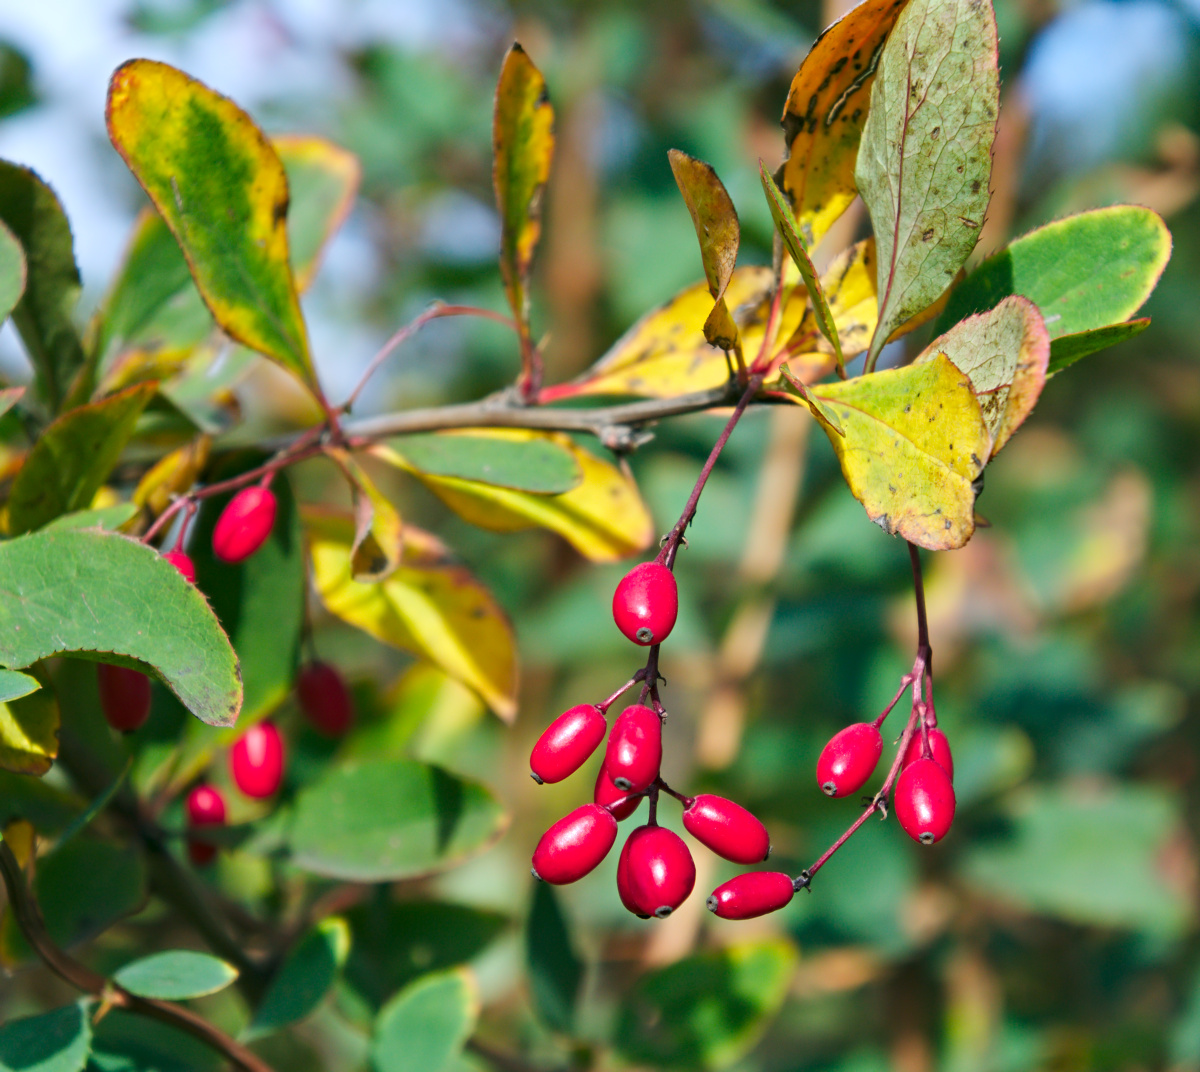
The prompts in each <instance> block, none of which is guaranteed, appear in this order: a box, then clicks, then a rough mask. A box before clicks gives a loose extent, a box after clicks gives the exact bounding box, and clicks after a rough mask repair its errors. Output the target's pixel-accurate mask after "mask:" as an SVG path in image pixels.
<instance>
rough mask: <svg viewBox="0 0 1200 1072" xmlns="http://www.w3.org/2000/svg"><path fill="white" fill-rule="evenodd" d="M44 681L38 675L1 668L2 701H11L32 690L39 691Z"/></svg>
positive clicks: (0, 698)
mask: <svg viewBox="0 0 1200 1072" xmlns="http://www.w3.org/2000/svg"><path fill="white" fill-rule="evenodd" d="M41 687H42V683H41V682H40V681H38V679H37V678H36V677H30V676H29V675H28V674H22V673H21V672H20V671H18V670H0V703H5V704H7V703H11V702H12V701H13V700H19V699H20V698H21V697H22V696H28V695H29V694H30V693H31V692H37V690H38V689H40V688H41Z"/></svg>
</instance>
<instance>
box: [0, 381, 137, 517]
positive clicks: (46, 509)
mask: <svg viewBox="0 0 1200 1072" xmlns="http://www.w3.org/2000/svg"><path fill="white" fill-rule="evenodd" d="M154 390H155V385H154V384H152V383H146V384H140V385H138V386H137V387H131V388H129V390H127V391H122V392H120V393H119V394H115V395H113V396H111V397H110V398H106V399H104V400H103V401H100V402H93V403H91V404H90V405H86V406H80V407H78V408H77V409H72V410H68V411H67V412H66V413H64V414H63V415H62V416H61V417H59V418H58V419H57V420H55V421H54V422H53V423H52V424H51V425H50V426H49V427H48V428H47V429H46V430H45V432H43V433H42V435H41V437H40V438H39V439H38V441H37V443H35V444H34V447H33V450H31V451H30V452H29V457H28V458H26V459H25V464H24V465H23V466H22V467H21V471H20V472H19V473H18V474H17V479H16V480H14V481H13V488H12V495H11V497H10V498H9V501H8V527H9V531H10V532H12V533H14V534H18V535H19V534H20V533H23V532H31V531H32V530H33V529H37V528H41V527H42V526H43V525H44V524H46V522H48V521H52V520H54V518H56V517H59V516H60V515H62V514H66V513H70V512H71V511H74V510H82V509H84V508H86V507H88V506H90V505H91V502H92V500H93V499H94V498H95V497H96V492H97V491H99V490H100V485H101V484H103V483H104V481H105V480H107V479H108V476H109V474H110V473H111V472H112V471H113V469H114V467H115V466H116V464H117V462H118V460H119V459H120V457H121V452H122V451H123V450H124V449H125V445H126V444H127V443H128V442H129V440H130V438H131V437H132V435H133V430H134V426H135V425H136V424H137V419H138V417H140V416H141V413H142V410H144V409H145V408H146V403H147V402H149V401H150V399H151V397H153V395H154Z"/></svg>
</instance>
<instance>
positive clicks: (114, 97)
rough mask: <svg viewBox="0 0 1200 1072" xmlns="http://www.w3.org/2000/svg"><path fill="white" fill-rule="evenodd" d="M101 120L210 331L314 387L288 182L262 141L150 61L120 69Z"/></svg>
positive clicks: (224, 105)
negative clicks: (162, 229) (172, 244)
mask: <svg viewBox="0 0 1200 1072" xmlns="http://www.w3.org/2000/svg"><path fill="white" fill-rule="evenodd" d="M107 116H108V132H109V137H110V138H111V139H112V143H113V145H114V146H115V147H116V149H117V151H118V152H119V153H120V154H121V156H122V157H123V158H124V160H125V163H126V164H128V165H129V169H130V170H131V171H132V172H133V173H134V176H135V177H136V178H137V180H138V182H140V183H141V184H142V187H143V188H144V189H145V191H146V193H147V194H149V195H150V200H151V201H153V202H154V206H155V208H157V209H158V211H159V213H160V214H161V215H162V217H163V219H164V220H165V221H166V223H167V226H168V227H170V228H171V232H172V233H173V234H174V235H175V238H176V240H177V241H178V242H179V245H180V248H181V249H182V250H183V253H184V256H185V257H186V258H187V261H188V265H189V267H190V268H191V271H192V277H193V279H194V280H195V282H196V286H197V288H198V289H199V291H200V293H201V295H202V296H203V297H204V301H205V303H206V304H207V305H208V307H209V310H210V311H211V312H212V315H213V317H214V318H215V319H216V321H217V323H218V324H220V326H221V327H222V329H223V330H224V331H225V332H226V333H227V334H228V335H230V336H231V337H232V338H234V339H236V340H237V341H239V342H241V343H244V344H245V345H246V346H249V347H250V348H251V349H253V350H257V351H258V352H259V353H262V354H265V355H266V356H267V357H269V358H271V359H272V360H274V361H277V362H279V363H280V364H281V365H283V366H284V367H285V368H287V369H288V370H289V371H291V372H292V373H294V374H295V375H296V376H298V377H300V379H302V380H303V381H304V382H305V383H306V384H308V385H309V386H310V387H315V384H316V379H315V373H314V371H313V367H312V358H311V356H310V354H309V346H308V333H307V329H306V328H305V325H304V318H303V315H302V314H301V312H300V302H299V299H298V297H297V292H296V282H295V279H294V278H293V276H292V270H291V267H290V260H289V253H288V233H287V209H288V185H287V176H286V174H285V172H284V168H283V164H282V162H281V161H280V159H279V154H278V153H276V152H275V150H274V149H273V148H272V147H271V144H270V142H268V141H267V139H266V137H265V135H264V134H263V133H262V131H260V130H259V129H258V127H257V126H255V124H254V121H253V120H252V119H251V118H250V117H249V116H248V115H247V114H246V113H245V112H244V111H242V109H241V108H239V107H238V106H237V105H236V104H234V103H233V101H231V100H229V99H228V98H226V97H223V96H221V95H220V94H219V93H216V92H214V91H213V90H211V89H209V88H208V87H207V86H205V85H204V84H203V83H201V82H198V81H196V80H195V79H193V78H190V77H188V76H187V75H186V74H184V73H183V72H181V71H177V70H176V69H175V68H173V67H170V66H168V65H167V64H165V63H157V62H155V61H152V60H130V61H129V62H128V63H125V64H123V65H122V66H120V67H118V68H117V70H116V72H115V73H114V74H113V77H112V81H111V82H110V84H109V91H108V110H107Z"/></svg>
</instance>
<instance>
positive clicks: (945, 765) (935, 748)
mask: <svg viewBox="0 0 1200 1072" xmlns="http://www.w3.org/2000/svg"><path fill="white" fill-rule="evenodd" d="M929 751H930V753H931V754H932V756H933V759H934V760H935V761H936V762H937V763H938V764H939V765H940V766H941V768H942V770H944V771H945V772H946V773H947V774H948V775H950V781H954V756H952V755H951V754H950V742H949V741H948V740H946V735H945V734H944V733H943V732H942V731H941V730H938V729H933V730H930V731H929ZM923 752H924V745H923V744H922V742H921V731H920V730H917V732H916V733H914V734H913V738H912V740H911V741H909V742H908V747H907V748H906V749H905V750H904V760H903V762H902V763H901V764H900V769H901V770H904V769H905V768H906V767H910V766H912V764H914V763H915V762H916V761H917V760H918V759H921V758H923V757H922V753H923Z"/></svg>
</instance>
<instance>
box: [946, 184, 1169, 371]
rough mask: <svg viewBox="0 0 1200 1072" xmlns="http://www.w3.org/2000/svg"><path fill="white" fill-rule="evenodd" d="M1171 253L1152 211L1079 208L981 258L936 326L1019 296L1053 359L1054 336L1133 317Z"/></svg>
mask: <svg viewBox="0 0 1200 1072" xmlns="http://www.w3.org/2000/svg"><path fill="white" fill-rule="evenodd" d="M1170 258H1171V233H1170V232H1169V231H1168V230H1167V225H1166V224H1165V223H1163V221H1162V218H1161V217H1160V216H1159V215H1158V214H1157V213H1155V212H1151V211H1150V209H1148V208H1142V207H1140V206H1138V205H1113V206H1110V207H1108V208H1098V209H1093V210H1092V211H1091V212H1081V213H1079V215H1077V216H1068V217H1066V219H1062V220H1055V221H1054V222H1053V223H1048V224H1046V226H1045V227H1039V228H1038V229H1037V230H1036V231H1031V232H1030V233H1029V234H1027V235H1024V236H1022V237H1021V238H1018V239H1016V240H1015V241H1013V242H1011V243H1009V245H1008V246H1007V247H1006V248H1005V249H1002V250H1001V251H1000V252H999V253H997V254H995V256H992V257H989V258H988V259H987V260H986V261H984V262H983V263H982V264H981V265H980V266H979V267H978V268H976V269H975V271H974V272H972V273H971V274H970V275H969V276H967V278H966V279H965V280H964V281H963V282H962V283H961V284H960V285H959V286H958V287H956V288H955V289H954V292H953V293H952V294H951V295H950V302H949V304H948V305H947V306H946V309H945V311H944V312H943V313H942V315H941V317H940V318H939V319H938V325H937V328H936V329H935V330H936V331H938V332H939V333H941V332H943V331H945V330H947V329H948V328H949V327H950V326H951V325H952V324H956V323H957V322H958V321H959V320H961V319H963V317H966V316H970V315H971V314H972V313H979V312H982V311H983V310H985V309H990V308H991V307H992V306H994V305H996V304H997V303H998V302H1000V301H1001V300H1002V299H1003V298H1006V297H1007V296H1008V295H1009V294H1022V295H1024V296H1025V297H1026V298H1028V299H1029V300H1030V301H1031V302H1033V303H1034V304H1035V305H1036V306H1037V307H1038V309H1040V310H1041V313H1042V317H1043V318H1044V319H1045V321H1046V330H1047V331H1048V332H1049V333H1050V339H1051V346H1052V348H1051V362H1052V363H1053V362H1054V361H1055V360H1056V358H1057V354H1058V353H1059V352H1060V351H1059V350H1058V349H1057V348H1055V347H1053V342H1054V341H1055V340H1057V339H1059V338H1061V337H1063V336H1067V335H1078V334H1080V333H1082V332H1087V331H1093V330H1095V329H1097V328H1102V327H1106V326H1108V325H1116V324H1118V322H1120V321H1123V320H1127V319H1128V318H1129V317H1131V316H1133V314H1134V313H1136V312H1137V311H1138V309H1140V308H1141V307H1142V305H1143V303H1144V302H1145V301H1146V299H1147V298H1148V297H1149V296H1150V293H1151V291H1153V290H1154V287H1155V285H1156V284H1157V283H1158V278H1159V276H1161V275H1162V271H1163V269H1164V268H1165V267H1166V265H1167V261H1168V260H1170ZM1106 345H1108V344H1107V343H1106ZM1080 356H1082V355H1080ZM1060 367H1061V366H1060Z"/></svg>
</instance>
